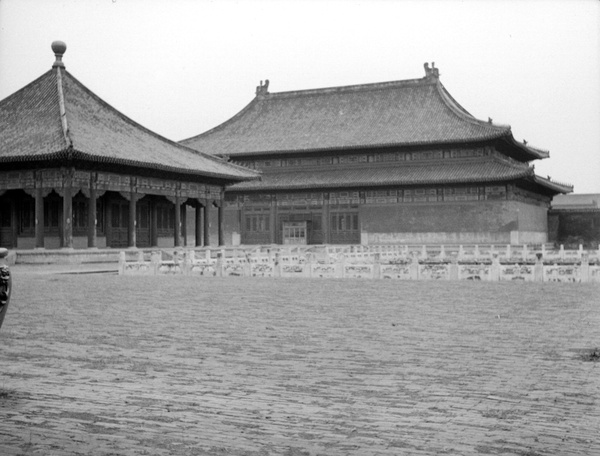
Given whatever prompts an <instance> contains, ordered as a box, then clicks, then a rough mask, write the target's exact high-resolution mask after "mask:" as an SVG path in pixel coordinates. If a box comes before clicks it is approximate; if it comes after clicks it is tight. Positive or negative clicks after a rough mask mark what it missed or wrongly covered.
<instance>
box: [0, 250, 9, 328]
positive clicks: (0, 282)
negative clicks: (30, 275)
mask: <svg viewBox="0 0 600 456" xmlns="http://www.w3.org/2000/svg"><path fill="white" fill-rule="evenodd" d="M6 255H8V250H6V249H4V248H0V258H4V257H6ZM10 290H11V278H10V270H9V269H8V266H6V265H5V264H0V327H2V322H3V321H4V316H5V315H6V310H7V309H8V303H9V302H10Z"/></svg>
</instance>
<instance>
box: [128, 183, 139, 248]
mask: <svg viewBox="0 0 600 456" xmlns="http://www.w3.org/2000/svg"><path fill="white" fill-rule="evenodd" d="M136 212H137V211H136V194H135V190H133V189H132V190H131V192H130V193H129V223H128V226H127V247H135V244H136V235H135V234H136V233H135V225H136V215H137V214H136Z"/></svg>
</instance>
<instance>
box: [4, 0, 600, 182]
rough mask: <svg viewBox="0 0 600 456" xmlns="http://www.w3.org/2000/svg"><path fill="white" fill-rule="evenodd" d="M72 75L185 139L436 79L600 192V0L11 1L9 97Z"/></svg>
mask: <svg viewBox="0 0 600 456" xmlns="http://www.w3.org/2000/svg"><path fill="white" fill-rule="evenodd" d="M54 40H63V41H65V42H66V43H67V52H66V54H65V57H64V62H65V65H66V67H67V70H68V71H69V72H70V73H71V74H72V75H73V76H75V77H76V78H77V79H79V81H81V82H82V83H83V84H84V85H86V86H87V87H88V88H89V89H90V90H92V91H93V92H95V93H96V94H97V95H98V96H100V97H101V98H103V99H104V100H105V101H106V102H107V103H109V104H110V105H112V106H113V107H115V108H116V109H118V110H120V111H121V112H123V113H124V114H125V115H127V116H129V117H130V118H132V119H133V120H135V121H136V122H138V123H140V124H142V125H143V126H145V127H147V128H149V129H151V130H153V131H155V132H156V133H159V134H161V135H163V136H166V137H167V138H169V139H172V140H176V141H179V140H181V139H184V138H187V137H190V136H194V135H197V134H199V133H201V132H204V131H206V130H208V129H210V128H212V127H214V126H216V125H218V124H219V123H221V122H223V121H225V120H227V119H228V118H230V117H232V116H233V115H235V114H236V113H237V112H238V111H240V110H241V109H242V108H243V107H244V106H245V105H246V104H248V103H249V102H250V101H251V100H252V98H253V97H254V90H255V88H256V86H257V85H258V83H259V81H260V80H264V79H269V80H270V86H269V90H270V91H271V92H281V91H286V90H301V89H311V88H320V87H331V86H340V85H350V84H362V83H370V82H383V81H391V80H400V79H411V78H420V77H422V76H424V71H423V63H424V62H426V61H427V62H431V61H434V62H435V63H436V67H438V68H439V69H440V74H441V80H442V83H443V84H444V86H445V87H446V88H447V89H448V91H449V92H450V93H451V94H452V96H453V97H454V98H455V99H456V100H457V101H458V102H459V103H460V104H461V105H462V106H463V107H465V108H466V109H467V110H468V111H469V112H470V113H471V114H473V115H474V116H475V117H477V118H480V119H484V120H487V118H488V117H491V118H493V120H494V122H498V123H503V124H509V125H511V126H512V131H513V134H514V136H515V138H516V139H517V140H519V141H520V140H522V139H526V140H527V141H528V142H529V144H531V145H533V146H535V147H539V148H542V149H546V150H549V151H550V158H549V159H546V160H542V161H537V162H536V164H535V166H536V172H537V173H538V174H540V175H542V176H546V175H550V176H551V177H552V178H553V179H556V180H558V181H561V182H567V183H571V184H573V185H574V186H575V192H576V193H600V1H598V0H554V1H549V0H485V1H482V0H466V1H459V0H446V1H436V0H425V1H423V0H421V1H409V0H387V1H383V0H381V1H377V0H370V1H353V0H337V1H335V0H319V1H317V0H313V1H308V0H306V1H299V0H288V1H258V0H245V1H232V0H229V1H226V0H225V1H224V0H220V1H208V0H205V1H201V0H200V1H198V0H86V1H81V0H80V1H77V0H0V99H4V98H5V97H7V96H8V95H10V94H12V93H13V92H15V91H17V90H19V89H20V88H22V87H24V86H25V85H26V84H28V83H29V82H31V81H33V80H34V79H35V78H37V77H38V76H40V75H42V74H43V73H44V72H46V71H47V70H49V69H50V67H51V65H52V63H53V61H54V56H53V54H52V51H51V50H50V44H51V43H52V41H54Z"/></svg>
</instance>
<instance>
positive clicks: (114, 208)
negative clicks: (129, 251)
mask: <svg viewBox="0 0 600 456" xmlns="http://www.w3.org/2000/svg"><path fill="white" fill-rule="evenodd" d="M109 223H110V233H109V234H110V236H109V239H107V243H108V245H109V246H110V247H127V241H128V233H129V201H112V202H111V203H110V220H109Z"/></svg>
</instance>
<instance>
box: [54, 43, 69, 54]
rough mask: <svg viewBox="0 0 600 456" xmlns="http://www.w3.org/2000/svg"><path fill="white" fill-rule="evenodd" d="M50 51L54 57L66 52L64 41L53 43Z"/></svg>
mask: <svg viewBox="0 0 600 456" xmlns="http://www.w3.org/2000/svg"><path fill="white" fill-rule="evenodd" d="M52 50H53V51H54V54H56V55H63V54H64V53H65V51H66V50H67V45H66V43H65V42H64V41H53V42H52Z"/></svg>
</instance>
